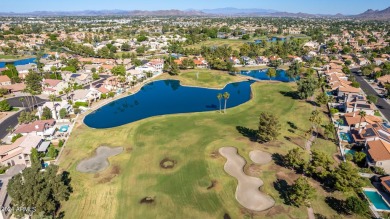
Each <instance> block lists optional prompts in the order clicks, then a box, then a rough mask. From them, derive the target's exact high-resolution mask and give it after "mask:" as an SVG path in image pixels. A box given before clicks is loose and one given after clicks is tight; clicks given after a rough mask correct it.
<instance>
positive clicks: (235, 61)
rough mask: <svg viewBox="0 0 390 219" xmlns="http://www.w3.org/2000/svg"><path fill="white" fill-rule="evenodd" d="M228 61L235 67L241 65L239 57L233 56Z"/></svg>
mask: <svg viewBox="0 0 390 219" xmlns="http://www.w3.org/2000/svg"><path fill="white" fill-rule="evenodd" d="M228 61H229V62H231V63H233V65H239V64H241V61H240V60H239V59H238V58H237V57H233V56H231V57H230V58H229V60H228Z"/></svg>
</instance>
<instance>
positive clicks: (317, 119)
mask: <svg viewBox="0 0 390 219" xmlns="http://www.w3.org/2000/svg"><path fill="white" fill-rule="evenodd" d="M309 121H310V122H311V123H313V126H314V128H315V132H316V137H317V136H318V129H317V127H318V126H320V125H321V123H322V116H321V113H320V111H318V110H314V111H313V112H311V115H310V117H309Z"/></svg>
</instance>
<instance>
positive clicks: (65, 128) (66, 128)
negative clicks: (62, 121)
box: [60, 125, 69, 132]
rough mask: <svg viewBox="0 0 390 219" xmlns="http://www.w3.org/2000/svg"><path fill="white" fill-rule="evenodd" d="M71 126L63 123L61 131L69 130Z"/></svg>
mask: <svg viewBox="0 0 390 219" xmlns="http://www.w3.org/2000/svg"><path fill="white" fill-rule="evenodd" d="M68 128H69V125H63V126H61V127H60V132H67V131H68Z"/></svg>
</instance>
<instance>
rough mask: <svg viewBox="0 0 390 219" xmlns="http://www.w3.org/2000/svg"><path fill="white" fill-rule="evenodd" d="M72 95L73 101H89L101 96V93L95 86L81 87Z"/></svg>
mask: <svg viewBox="0 0 390 219" xmlns="http://www.w3.org/2000/svg"><path fill="white" fill-rule="evenodd" d="M71 96H72V99H73V102H84V103H89V102H90V101H93V100H96V99H98V98H100V93H99V92H98V91H97V90H96V89H95V88H91V89H89V90H84V89H81V90H75V91H74V92H73V94H72V95H71Z"/></svg>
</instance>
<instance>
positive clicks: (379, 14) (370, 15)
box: [353, 7, 390, 20]
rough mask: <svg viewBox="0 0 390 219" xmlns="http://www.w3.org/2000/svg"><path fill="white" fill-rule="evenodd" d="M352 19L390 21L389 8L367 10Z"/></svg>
mask: <svg viewBox="0 0 390 219" xmlns="http://www.w3.org/2000/svg"><path fill="white" fill-rule="evenodd" d="M353 17H355V18H359V19H367V20H390V7H388V8H386V9H384V10H372V9H369V10H367V11H365V12H364V13H362V14H358V15H355V16H353Z"/></svg>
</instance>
